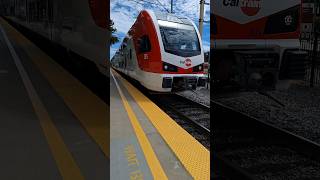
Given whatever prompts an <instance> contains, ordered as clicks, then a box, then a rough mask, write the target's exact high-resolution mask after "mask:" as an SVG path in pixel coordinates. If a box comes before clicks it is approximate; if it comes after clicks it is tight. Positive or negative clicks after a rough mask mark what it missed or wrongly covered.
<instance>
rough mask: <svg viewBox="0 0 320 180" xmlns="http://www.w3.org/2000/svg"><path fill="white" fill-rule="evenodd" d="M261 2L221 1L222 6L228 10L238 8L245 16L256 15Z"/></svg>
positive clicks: (254, 0) (250, 0)
mask: <svg viewBox="0 0 320 180" xmlns="http://www.w3.org/2000/svg"><path fill="white" fill-rule="evenodd" d="M261 3H262V0H223V5H224V6H225V7H230V8H234V7H236V8H240V9H241V11H242V12H243V13H244V14H246V15H247V16H254V15H256V14H258V12H259V11H260V9H261Z"/></svg>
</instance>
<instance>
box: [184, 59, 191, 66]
mask: <svg viewBox="0 0 320 180" xmlns="http://www.w3.org/2000/svg"><path fill="white" fill-rule="evenodd" d="M184 64H185V65H186V66H187V67H190V66H191V65H192V61H191V59H186V60H185V61H184Z"/></svg>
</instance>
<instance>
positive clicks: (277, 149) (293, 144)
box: [211, 101, 320, 180]
mask: <svg viewBox="0 0 320 180" xmlns="http://www.w3.org/2000/svg"><path fill="white" fill-rule="evenodd" d="M211 108H212V111H213V118H212V119H213V122H214V134H213V137H214V139H213V143H214V146H213V147H212V150H211V152H212V153H213V165H212V167H213V168H214V169H213V170H212V173H213V179H249V180H258V179H263V180H271V179H272V180H274V179H275V180H278V179H279V180H280V179H290V180H291V179H297V180H298V179H299V180H300V179H305V180H307V179H310V180H311V179H320V146H319V145H318V144H316V143H314V142H311V141H309V140H307V139H305V138H302V137H300V136H297V135H295V134H292V133H290V132H288V131H286V130H282V129H279V128H277V127H275V126H272V125H269V124H267V123H265V122H262V121H259V120H257V119H255V118H253V117H250V116H248V115H245V114H243V113H240V112H237V111H235V110H233V109H231V108H228V107H226V106H224V105H222V104H219V103H217V102H215V101H211Z"/></svg>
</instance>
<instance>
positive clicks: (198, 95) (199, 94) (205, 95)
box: [177, 88, 210, 106]
mask: <svg viewBox="0 0 320 180" xmlns="http://www.w3.org/2000/svg"><path fill="white" fill-rule="evenodd" d="M177 94H179V95H182V96H184V97H186V98H189V99H191V100H193V101H195V102H198V103H201V104H204V105H207V106H210V89H207V88H201V89H199V90H197V91H182V92H178V93H177Z"/></svg>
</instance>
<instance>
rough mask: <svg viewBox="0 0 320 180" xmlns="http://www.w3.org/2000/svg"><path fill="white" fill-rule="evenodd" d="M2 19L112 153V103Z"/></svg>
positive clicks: (8, 30)
mask: <svg viewBox="0 0 320 180" xmlns="http://www.w3.org/2000/svg"><path fill="white" fill-rule="evenodd" d="M0 23H1V24H2V25H3V27H4V28H5V30H6V31H7V32H8V33H7V34H8V36H9V38H11V39H13V40H14V41H15V42H17V44H19V46H21V47H22V48H23V49H25V51H26V53H27V54H28V56H30V57H31V59H32V61H33V63H34V64H35V65H36V66H37V67H38V69H39V70H40V71H41V73H42V74H43V75H44V76H45V77H46V79H47V80H48V81H49V83H50V84H51V86H52V87H53V88H54V89H55V90H56V92H57V93H58V94H59V95H60V96H61V97H62V98H63V100H64V102H65V103H66V105H67V106H68V107H69V108H70V110H71V111H72V112H73V113H74V115H75V116H76V117H77V119H78V120H79V121H80V122H81V124H82V125H83V127H84V128H85V129H86V131H87V132H88V134H89V135H90V136H91V137H92V138H93V139H94V140H95V141H96V143H97V144H98V145H99V146H100V148H101V150H102V151H103V153H104V154H105V155H106V156H107V157H109V152H110V150H109V139H110V138H109V126H110V124H109V115H108V114H109V107H108V106H107V105H106V103H104V102H103V101H102V100H101V99H99V98H98V97H97V96H96V95H94V94H93V93H92V92H91V91H90V90H89V89H87V88H86V87H85V86H84V85H82V84H81V83H80V82H79V81H78V80H77V79H75V78H74V77H72V75H70V74H69V73H68V72H66V71H65V70H64V69H63V68H62V67H61V66H59V65H58V64H57V63H56V62H55V61H54V60H52V59H51V58H50V57H49V56H48V55H46V54H45V53H44V52H42V51H41V50H40V49H39V48H38V47H37V46H35V45H34V44H33V43H32V42H30V41H29V40H28V39H27V38H26V37H24V36H23V35H22V34H20V33H19V32H18V31H17V30H15V29H14V28H13V27H11V26H10V25H9V24H8V23H7V22H6V21H4V20H3V19H2V18H1V19H0Z"/></svg>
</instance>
